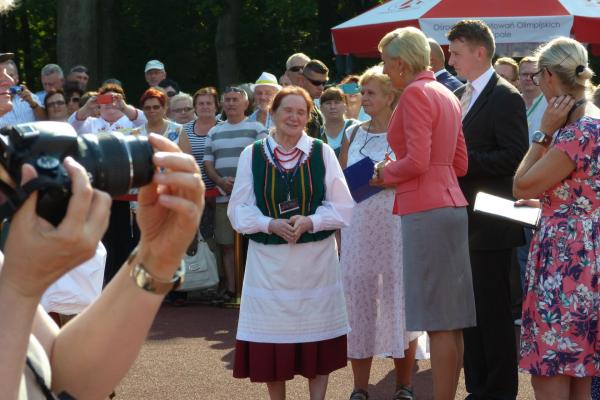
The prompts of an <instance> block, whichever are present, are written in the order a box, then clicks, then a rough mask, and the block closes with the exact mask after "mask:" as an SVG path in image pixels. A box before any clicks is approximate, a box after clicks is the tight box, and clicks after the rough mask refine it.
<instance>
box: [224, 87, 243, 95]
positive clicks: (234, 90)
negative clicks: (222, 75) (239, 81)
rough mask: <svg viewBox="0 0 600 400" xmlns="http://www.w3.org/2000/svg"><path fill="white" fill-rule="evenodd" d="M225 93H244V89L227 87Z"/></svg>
mask: <svg viewBox="0 0 600 400" xmlns="http://www.w3.org/2000/svg"><path fill="white" fill-rule="evenodd" d="M223 93H244V89H241V88H239V87H237V86H227V87H226V88H225V90H224V91H223Z"/></svg>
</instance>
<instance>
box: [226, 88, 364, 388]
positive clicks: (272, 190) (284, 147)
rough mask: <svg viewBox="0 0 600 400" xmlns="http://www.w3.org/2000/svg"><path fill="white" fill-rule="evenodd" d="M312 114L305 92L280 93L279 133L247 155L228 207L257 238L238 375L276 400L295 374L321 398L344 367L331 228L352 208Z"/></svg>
mask: <svg viewBox="0 0 600 400" xmlns="http://www.w3.org/2000/svg"><path fill="white" fill-rule="evenodd" d="M311 109H312V100H311V99H310V96H309V95H308V93H307V92H306V91H305V90H303V89H301V88H299V87H295V86H290V87H286V88H283V89H282V90H281V91H280V92H279V93H278V94H277V95H276V96H275V99H274V101H273V106H272V118H273V122H274V124H275V128H274V130H272V132H271V135H270V136H269V137H268V138H266V139H263V140H260V141H257V142H256V143H255V144H254V145H252V146H249V147H247V148H246V149H245V150H244V151H243V152H242V154H241V157H240V161H239V165H238V176H237V177H236V181H235V185H234V188H233V192H232V195H231V200H230V203H229V209H228V215H229V218H230V220H231V223H232V226H233V227H234V229H236V230H237V231H238V232H240V233H243V234H246V235H248V236H249V238H250V245H249V247H248V256H247V262H246V273H245V276H244V288H243V291H242V302H241V308H240V318H239V323H238V331H237V343H236V355H235V365H234V377H236V378H247V377H249V378H250V380H251V381H253V382H265V383H267V388H268V391H269V396H270V398H271V399H284V398H285V381H286V380H289V379H293V377H294V375H296V374H299V375H303V376H305V377H306V378H308V379H309V390H310V398H311V399H324V398H325V392H326V389H327V380H328V375H329V374H330V373H331V372H333V371H334V370H336V369H339V368H343V367H345V366H346V334H347V333H348V331H349V326H348V318H347V315H346V307H345V301H344V293H343V288H342V283H341V274H340V269H339V261H338V253H337V248H336V242H335V235H334V231H335V230H336V229H339V228H342V227H344V226H347V225H348V223H349V221H350V218H351V214H352V208H353V206H354V202H353V200H352V197H351V195H350V192H349V190H348V187H347V185H346V181H345V179H344V175H343V173H342V170H341V168H340V166H339V164H338V162H337V159H336V156H335V153H334V152H333V150H332V149H331V148H330V147H329V146H324V145H323V143H322V142H321V141H320V140H317V139H313V138H311V137H309V136H308V135H307V134H306V133H305V132H304V131H303V129H304V127H305V125H306V122H307V120H308V118H309V114H310V110H311Z"/></svg>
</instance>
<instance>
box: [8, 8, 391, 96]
mask: <svg viewBox="0 0 600 400" xmlns="http://www.w3.org/2000/svg"><path fill="white" fill-rule="evenodd" d="M57 1H65V2H67V3H68V2H73V1H78V0H21V2H20V3H19V5H18V6H17V7H16V8H15V9H14V10H13V11H11V12H9V13H7V14H5V15H3V16H1V17H0V50H2V51H10V50H12V51H15V52H16V53H17V55H18V62H19V66H20V69H21V77H22V78H23V79H24V80H26V81H27V82H29V83H30V86H33V87H34V88H36V89H37V88H40V79H39V71H40V69H41V67H42V66H43V65H45V64H46V63H49V62H57V60H58V57H57V43H56V39H57ZM97 1H98V16H97V18H95V19H94V20H96V21H97V24H98V25H99V26H97V27H85V26H84V27H83V28H82V29H93V30H94V32H98V34H99V35H101V36H102V37H104V36H106V37H109V38H110V40H102V41H101V42H102V43H99V44H98V46H100V47H101V48H99V49H96V50H95V51H97V52H98V56H97V57H95V59H96V61H95V62H97V63H99V64H100V63H101V64H102V65H98V66H90V67H92V70H93V71H94V70H96V71H98V75H99V76H96V77H94V76H92V81H94V82H96V83H99V82H101V81H102V80H104V79H106V78H109V77H115V78H117V79H120V80H121V81H122V82H123V83H124V86H125V89H126V91H127V92H128V93H130V97H131V95H132V94H133V95H134V96H136V97H137V95H138V94H139V93H141V92H142V91H143V89H144V88H145V85H146V83H145V81H144V64H145V63H146V61H147V60H149V59H152V58H157V59H160V60H161V61H163V62H164V63H165V65H166V68H167V73H168V75H169V77H171V78H173V79H175V80H176V81H178V82H179V83H180V85H181V86H182V88H183V89H184V90H186V91H191V92H193V91H194V90H196V89H198V88H200V87H202V86H207V85H217V84H218V82H219V81H220V80H219V71H218V68H217V58H216V52H217V48H216V47H215V33H216V30H217V23H218V20H219V17H220V16H221V15H222V13H223V12H224V7H226V2H224V1H223V2H222V1H219V2H216V1H212V0H177V1H170V2H165V1H160V0H119V1H116V2H114V4H112V2H111V4H112V5H111V7H112V9H111V10H110V12H106V13H105V12H103V10H102V7H105V6H106V3H105V2H103V1H102V0H97ZM233 1H237V2H240V3H241V13H240V19H239V26H238V27H237V36H236V39H237V42H236V49H237V60H238V64H239V65H238V68H239V80H240V81H254V80H255V79H256V77H258V75H259V74H260V73H261V72H262V71H269V72H272V73H274V74H275V75H277V76H279V75H280V74H281V73H283V71H284V68H285V60H286V59H287V57H288V56H289V55H290V54H292V53H294V52H298V51H301V52H304V53H306V54H308V55H309V56H311V57H314V58H319V59H321V60H322V61H324V62H325V63H326V64H328V65H329V66H330V67H331V68H333V67H334V65H335V63H334V56H333V53H332V49H331V37H330V31H329V29H330V28H331V27H332V26H334V25H336V24H338V23H340V22H342V21H344V20H346V19H348V18H351V17H352V16H354V15H356V14H358V13H360V12H362V11H364V10H366V9H368V8H370V7H372V6H374V5H375V4H377V3H378V2H380V0H341V1H337V2H329V1H325V0H321V1H319V0H303V1H300V2H299V1H291V0H233ZM105 15H108V18H110V19H109V20H107V19H106V18H105ZM73 22H74V23H77V22H78V21H73ZM107 30H110V33H111V34H110V35H103V33H104V34H105V33H106V31H107ZM82 36H83V35H82ZM78 39H80V38H79V37H77V35H70V37H67V38H63V37H61V40H67V41H68V40H72V41H77V40H78ZM73 43H75V42H73ZM66 45H67V46H68V43H67V44H66ZM81 62H82V63H84V64H85V62H83V61H81ZM62 67H63V68H64V69H68V68H70V67H72V65H62ZM222 83H223V84H225V83H232V82H222Z"/></svg>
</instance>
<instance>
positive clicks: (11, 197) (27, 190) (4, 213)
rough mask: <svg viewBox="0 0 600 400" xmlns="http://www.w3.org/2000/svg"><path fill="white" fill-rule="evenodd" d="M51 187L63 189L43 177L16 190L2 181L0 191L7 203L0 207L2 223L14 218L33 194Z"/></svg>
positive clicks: (34, 179) (36, 178)
mask: <svg viewBox="0 0 600 400" xmlns="http://www.w3.org/2000/svg"><path fill="white" fill-rule="evenodd" d="M50 187H56V188H61V187H62V185H61V184H59V183H57V182H56V181H54V180H53V179H51V178H49V177H47V176H43V175H42V176H38V177H35V178H33V179H32V180H30V181H29V182H27V183H26V184H25V185H23V186H17V187H15V188H13V187H11V186H10V185H8V184H7V183H6V182H4V181H2V180H0V191H1V192H2V193H4V195H5V196H6V201H5V202H4V204H2V205H1V206H0V221H3V220H4V219H6V218H10V217H12V216H13V214H14V213H15V212H17V210H18V209H19V208H21V206H22V205H23V203H24V202H25V200H27V198H28V197H29V195H30V194H31V193H33V192H35V191H36V190H40V189H46V188H50Z"/></svg>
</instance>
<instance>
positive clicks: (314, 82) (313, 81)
mask: <svg viewBox="0 0 600 400" xmlns="http://www.w3.org/2000/svg"><path fill="white" fill-rule="evenodd" d="M304 77H305V78H306V80H307V81H309V82H310V83H312V84H313V85H315V86H325V84H326V83H327V81H319V80H316V79H310V78H309V77H308V76H306V75H304Z"/></svg>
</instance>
